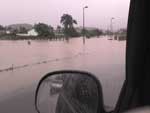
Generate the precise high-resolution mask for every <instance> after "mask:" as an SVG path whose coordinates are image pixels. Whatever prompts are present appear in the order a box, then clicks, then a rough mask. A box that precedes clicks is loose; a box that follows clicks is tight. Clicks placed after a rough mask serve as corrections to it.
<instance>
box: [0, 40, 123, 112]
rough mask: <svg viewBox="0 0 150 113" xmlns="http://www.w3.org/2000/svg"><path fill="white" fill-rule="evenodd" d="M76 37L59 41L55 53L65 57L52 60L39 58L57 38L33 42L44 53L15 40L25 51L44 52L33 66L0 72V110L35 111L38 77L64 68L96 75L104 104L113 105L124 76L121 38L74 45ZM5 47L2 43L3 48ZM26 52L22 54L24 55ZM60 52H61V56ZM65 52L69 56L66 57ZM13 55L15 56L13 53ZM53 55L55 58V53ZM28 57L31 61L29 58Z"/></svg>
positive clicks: (48, 50) (52, 47) (49, 50)
mask: <svg viewBox="0 0 150 113" xmlns="http://www.w3.org/2000/svg"><path fill="white" fill-rule="evenodd" d="M76 40H77V39H74V41H73V42H70V43H69V44H68V45H67V44H66V43H65V44H64V45H63V44H62V45H61V47H57V51H56V53H57V54H56V55H57V56H59V58H65V59H62V60H56V61H53V62H43V61H47V59H46V60H44V59H45V56H46V53H49V56H52V55H53V54H51V53H52V50H53V49H54V48H55V46H56V45H57V43H58V42H57V43H55V44H54V45H52V44H51V43H47V42H44V43H43V44H42V46H41V45H40V44H37V43H36V44H35V45H36V47H38V48H36V50H38V51H39V50H42V52H43V50H44V53H34V51H35V47H34V46H35V45H33V47H32V45H31V46H30V47H29V48H27V47H26V46H25V47H22V44H20V43H21V42H18V43H19V45H18V46H19V47H21V49H23V48H24V49H25V51H27V50H29V49H30V50H32V51H33V53H32V55H35V56H38V55H43V54H44V55H43V56H41V57H42V60H41V57H40V58H39V60H38V61H39V62H43V63H41V64H38V65H34V66H33V65H32V66H26V67H24V68H19V69H16V70H12V71H3V72H0V112H2V113H36V111H35V107H34V98H35V97H34V95H35V90H36V86H37V84H38V82H39V80H40V79H41V78H42V77H43V76H44V75H45V74H47V73H49V72H52V71H55V70H66V69H71V70H84V71H88V72H91V73H93V74H94V75H96V77H97V78H98V79H99V80H100V82H101V84H102V87H103V94H104V103H105V105H108V106H113V107H114V106H115V104H116V102H117V99H118V96H119V93H120V89H121V86H122V84H123V81H124V77H125V42H118V41H108V40H105V39H91V40H89V41H88V40H87V42H86V46H84V47H83V46H81V45H79V46H78V43H79V42H80V40H79V41H76ZM45 43H46V44H47V45H46V44H45ZM13 44H14V43H13ZM15 44H16V43H15ZM15 44H14V45H15ZM32 44H33V43H32ZM1 45H2V44H1ZM16 45H17V44H16ZM45 45H46V46H45ZM18 46H16V47H15V49H16V50H17V49H18V48H19V47H18ZM50 47H51V48H50ZM62 47H63V48H62ZM81 47H82V48H83V51H77V50H78V49H81ZM5 48H6V47H4V49H5ZM11 48H12V46H11V45H10V48H9V49H10V51H12V50H11ZM0 49H2V48H0ZM21 51H22V50H20V52H21ZM74 51H76V52H74ZM16 52H18V51H16ZM27 53H28V51H27ZM27 53H26V54H25V55H28V54H27ZM73 53H74V54H73ZM78 53H81V54H80V55H78V56H75V57H73V58H70V59H68V57H70V56H74V55H76V54H78ZM87 53H88V54H87ZM70 54H71V55H70ZM60 55H63V57H61V56H60ZM67 55H70V56H68V57H66V56H67ZM4 56H6V55H3V57H4ZM8 56H9V55H8ZM49 56H48V57H49ZM64 56H65V57H64ZM13 57H14V58H16V57H15V56H13ZM26 57H27V56H23V59H25V58H26ZM48 57H46V58H48ZM9 58H10V57H9ZM9 58H8V59H9ZM19 58H22V56H21V54H19V56H18V57H17V58H16V59H18V60H21V61H22V60H23V59H19ZM27 58H30V57H27ZM53 58H54V59H56V57H55V56H54V57H53ZM12 59H13V58H12ZM9 60H11V59H9ZM9 60H8V61H9ZM25 60H26V59H25ZM30 60H31V61H32V59H30ZM33 60H35V59H33ZM48 60H49V59H48ZM2 62H4V61H2ZM24 62H25V63H23V64H26V62H27V61H24ZM8 63H9V62H8ZM19 63H20V62H18V64H19ZM35 63H36V62H35ZM27 64H28V62H27ZM29 64H30V63H29Z"/></svg>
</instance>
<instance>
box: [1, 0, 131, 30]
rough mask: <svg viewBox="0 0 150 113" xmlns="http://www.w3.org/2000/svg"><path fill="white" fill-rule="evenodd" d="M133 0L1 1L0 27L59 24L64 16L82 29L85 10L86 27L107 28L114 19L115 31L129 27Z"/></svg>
mask: <svg viewBox="0 0 150 113" xmlns="http://www.w3.org/2000/svg"><path fill="white" fill-rule="evenodd" d="M129 1H130V0H1V3H0V14H1V17H0V24H2V25H9V24H16V23H30V24H34V23H38V22H44V23H47V24H49V25H52V26H54V27H55V26H57V25H59V24H60V17H61V16H62V15H63V14H64V13H68V14H71V15H72V16H73V18H74V19H76V20H77V22H78V26H82V7H83V6H84V5H88V6H89V8H88V9H86V26H90V27H99V28H105V29H106V28H108V26H109V25H110V18H111V17H114V18H115V20H114V21H113V25H114V27H115V28H120V27H126V24H127V16H128V10H129Z"/></svg>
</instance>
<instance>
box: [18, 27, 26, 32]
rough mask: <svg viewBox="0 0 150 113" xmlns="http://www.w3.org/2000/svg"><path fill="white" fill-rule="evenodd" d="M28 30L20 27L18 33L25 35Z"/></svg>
mask: <svg viewBox="0 0 150 113" xmlns="http://www.w3.org/2000/svg"><path fill="white" fill-rule="evenodd" d="M27 32H28V30H27V29H26V28H25V27H20V28H19V33H27Z"/></svg>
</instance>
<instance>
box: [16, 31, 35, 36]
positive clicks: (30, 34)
mask: <svg viewBox="0 0 150 113" xmlns="http://www.w3.org/2000/svg"><path fill="white" fill-rule="evenodd" d="M16 35H17V36H38V33H37V32H36V31H35V29H31V30H29V31H28V33H26V34H23V33H18V34H16Z"/></svg>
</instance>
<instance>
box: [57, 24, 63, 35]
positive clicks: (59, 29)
mask: <svg viewBox="0 0 150 113" xmlns="http://www.w3.org/2000/svg"><path fill="white" fill-rule="evenodd" d="M61 30H62V28H61V26H59V25H58V26H57V31H58V32H59V33H60V32H61Z"/></svg>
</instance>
